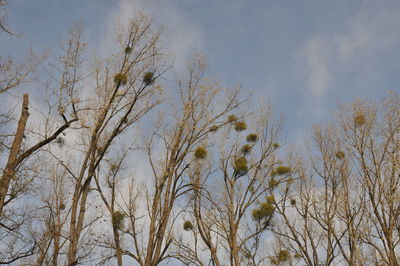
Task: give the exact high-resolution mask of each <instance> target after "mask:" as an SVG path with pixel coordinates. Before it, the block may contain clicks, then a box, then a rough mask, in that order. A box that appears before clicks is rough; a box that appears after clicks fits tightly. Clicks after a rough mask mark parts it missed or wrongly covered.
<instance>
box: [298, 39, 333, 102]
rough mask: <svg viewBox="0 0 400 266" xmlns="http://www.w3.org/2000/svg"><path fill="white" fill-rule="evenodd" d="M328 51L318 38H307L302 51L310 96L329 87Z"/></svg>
mask: <svg viewBox="0 0 400 266" xmlns="http://www.w3.org/2000/svg"><path fill="white" fill-rule="evenodd" d="M328 53H329V47H327V44H326V42H325V41H324V40H322V39H320V38H314V39H311V40H309V41H308V42H307V44H306V45H305V47H304V49H303V51H302V56H303V57H305V63H306V78H307V83H308V89H309V92H310V93H311V95H312V96H321V95H323V94H324V93H325V92H326V91H327V89H328V87H329V84H330V81H331V72H330V70H329V67H328V63H329V62H328V61H329V58H328V56H329V54H328Z"/></svg>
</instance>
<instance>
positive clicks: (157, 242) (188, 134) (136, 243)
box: [98, 56, 239, 265]
mask: <svg viewBox="0 0 400 266" xmlns="http://www.w3.org/2000/svg"><path fill="white" fill-rule="evenodd" d="M204 73H205V62H204V58H203V57H201V56H198V57H196V58H195V59H194V60H193V62H192V63H191V64H189V66H188V74H187V76H186V77H185V78H182V79H178V82H177V85H178V92H179V93H178V95H176V96H175V97H177V98H175V99H174V104H173V110H171V112H170V116H169V117H170V118H166V117H165V118H164V119H163V120H161V121H164V122H162V123H161V125H159V126H158V127H156V129H155V130H153V131H152V133H151V134H148V135H149V138H148V139H147V141H146V142H145V144H144V147H143V149H144V150H145V151H146V153H147V157H148V162H149V164H150V169H151V170H150V171H151V172H149V173H146V174H147V175H149V177H151V179H150V178H149V179H148V180H151V182H150V181H148V182H146V183H145V184H144V185H143V186H144V187H145V189H144V190H145V191H146V193H143V192H142V193H140V192H139V191H138V190H139V188H141V189H142V191H143V187H140V186H139V187H138V188H137V189H134V188H133V187H130V189H129V191H128V193H127V194H126V195H127V196H126V197H125V198H122V199H120V200H119V203H115V205H117V206H119V208H120V210H118V214H120V213H121V214H123V216H124V217H125V219H124V220H126V227H125V229H120V230H118V234H120V235H119V236H118V238H116V237H115V235H114V240H115V244H116V245H115V248H116V251H117V252H119V253H122V254H124V255H127V256H130V257H131V258H132V259H134V260H135V261H136V262H137V263H138V264H140V265H158V264H160V263H161V262H162V261H164V260H166V259H168V258H171V244H172V242H173V239H174V237H175V236H174V233H173V231H174V228H175V227H176V221H177V219H178V217H179V216H180V213H181V211H180V210H179V206H177V205H178V204H179V202H180V201H181V200H182V197H183V196H184V195H186V194H187V193H188V192H189V191H191V190H192V189H193V188H192V184H191V182H190V179H189V174H188V173H189V172H190V171H191V169H192V168H193V167H194V162H195V158H194V157H193V153H194V155H195V156H196V154H197V156H200V155H198V154H199V149H198V148H197V146H198V145H200V143H202V142H203V141H205V140H206V139H207V137H208V135H209V134H211V130H210V128H212V127H223V126H224V125H225V124H226V123H225V122H224V121H223V120H222V118H223V117H224V115H225V114H226V113H228V112H229V111H231V110H232V109H234V108H236V107H237V106H238V105H239V102H237V93H236V92H234V93H232V94H228V95H224V94H223V93H222V91H221V89H220V88H219V86H218V85H217V84H216V83H212V82H210V81H207V79H206V78H205V77H204ZM223 98H225V100H224V101H223V103H222V105H221V106H220V108H218V109H214V108H211V107H212V106H215V105H216V103H217V101H218V100H220V99H223ZM160 143H161V146H160ZM156 144H158V145H156ZM201 156H205V154H204V152H203V153H202V155H201ZM116 169H119V167H118V164H117V167H116ZM112 180H115V179H112ZM112 182H114V181H112ZM132 183H134V180H132ZM108 187H109V189H111V191H109V192H108V193H107V194H108V195H109V196H108V199H106V198H107V197H106V193H105V191H106V189H105V188H107V186H102V185H98V189H99V191H100V193H101V194H102V195H104V196H102V198H103V201H104V202H105V203H106V205H107V206H110V213H112V215H115V214H116V212H115V210H113V209H112V203H113V202H114V200H115V199H116V196H115V189H114V183H113V184H112V185H111V186H108ZM108 202H111V204H110V203H108ZM144 202H146V205H145V206H147V210H145V211H143V210H141V209H140V208H139V207H138V206H143V205H144V204H143V203H144ZM143 207H144V206H143ZM120 217H122V215H121V216H120ZM111 220H112V221H113V219H111ZM114 222H115V220H114ZM113 226H114V227H115V224H114V225H113ZM117 239H121V243H120V245H117V242H118V241H117ZM130 243H133V246H132V245H129V244H130ZM119 250H120V251H119Z"/></svg>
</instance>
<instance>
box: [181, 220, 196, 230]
mask: <svg viewBox="0 0 400 266" xmlns="http://www.w3.org/2000/svg"><path fill="white" fill-rule="evenodd" d="M193 228H194V227H193V224H192V222H191V221H185V222H184V223H183V230H185V231H191V230H193Z"/></svg>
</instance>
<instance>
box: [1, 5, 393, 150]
mask: <svg viewBox="0 0 400 266" xmlns="http://www.w3.org/2000/svg"><path fill="white" fill-rule="evenodd" d="M8 2H9V24H10V26H11V27H12V29H13V30H14V31H16V32H22V33H23V44H20V43H21V42H20V41H16V40H15V39H8V37H4V35H3V36H2V42H1V43H0V49H2V51H3V52H2V54H4V53H5V52H6V51H7V52H8V51H9V52H10V53H17V52H19V48H20V46H23V45H27V44H31V45H32V46H33V47H34V48H35V49H37V50H44V49H46V48H51V49H52V50H54V49H55V48H56V47H57V45H58V43H59V41H60V40H62V38H63V37H65V36H66V32H67V30H68V28H69V27H70V26H71V25H72V24H73V22H74V21H76V20H78V19H81V20H83V22H84V23H85V26H86V32H87V36H88V38H89V42H90V43H91V44H92V45H94V47H95V48H96V49H100V51H101V49H107V44H108V43H109V41H110V39H111V38H112V27H111V26H110V25H111V24H112V23H113V21H115V19H119V20H121V21H125V20H127V19H128V18H129V17H130V16H132V15H134V13H135V12H137V11H143V12H145V13H147V14H149V15H151V16H153V18H154V20H155V23H156V24H157V25H163V26H164V28H165V32H164V43H165V46H166V49H168V50H171V51H173V53H174V55H175V58H176V61H175V62H176V68H177V69H178V71H179V70H182V69H183V68H184V64H185V63H184V62H185V61H186V60H188V59H189V58H190V57H191V56H192V55H193V54H194V53H196V52H203V53H205V54H206V55H207V57H208V62H209V74H210V75H211V76H217V77H218V78H219V79H220V80H221V82H222V84H223V85H224V86H228V87H234V86H238V85H240V86H242V87H243V88H244V89H246V90H248V91H249V92H250V93H251V94H252V95H253V96H254V99H257V98H259V97H258V96H262V97H264V98H265V99H270V100H271V102H272V104H273V107H274V111H275V113H277V114H280V113H283V114H284V116H285V119H286V122H285V132H286V134H285V136H286V139H287V142H298V141H299V140H300V139H301V138H302V134H304V132H306V131H307V130H308V128H309V127H310V126H311V125H312V124H315V123H318V122H323V121H324V120H326V119H327V118H329V117H330V114H331V112H332V111H334V110H335V108H336V105H337V103H347V102H351V101H353V100H354V99H355V97H359V96H360V97H367V98H369V99H372V100H379V99H381V98H382V97H384V96H385V95H386V94H387V92H388V91H389V90H392V91H397V92H399V91H400V89H399V84H400V81H399V79H400V75H399V73H400V53H399V48H400V34H399V32H400V16H399V14H400V1H394V0H393V1H391V0H387V1H372V0H371V1H358V0H352V1H348V0H335V1H321V0H292V1H276V0H275V1H272V0H271V1H269V0H268V1H267V0H253V1H244V0H242V1H239V0H201V1H200V0H198V1H195V0H63V1H61V0H59V1H56V0H35V1H32V0H12V1H8ZM18 43H19V44H18Z"/></svg>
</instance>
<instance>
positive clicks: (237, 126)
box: [235, 121, 247, 131]
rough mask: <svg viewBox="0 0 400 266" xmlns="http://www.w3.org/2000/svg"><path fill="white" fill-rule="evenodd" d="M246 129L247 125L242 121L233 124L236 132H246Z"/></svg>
mask: <svg viewBox="0 0 400 266" xmlns="http://www.w3.org/2000/svg"><path fill="white" fill-rule="evenodd" d="M246 128H247V125H246V123H245V122H244V121H237V122H236V123H235V130H236V131H243V130H246Z"/></svg>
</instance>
